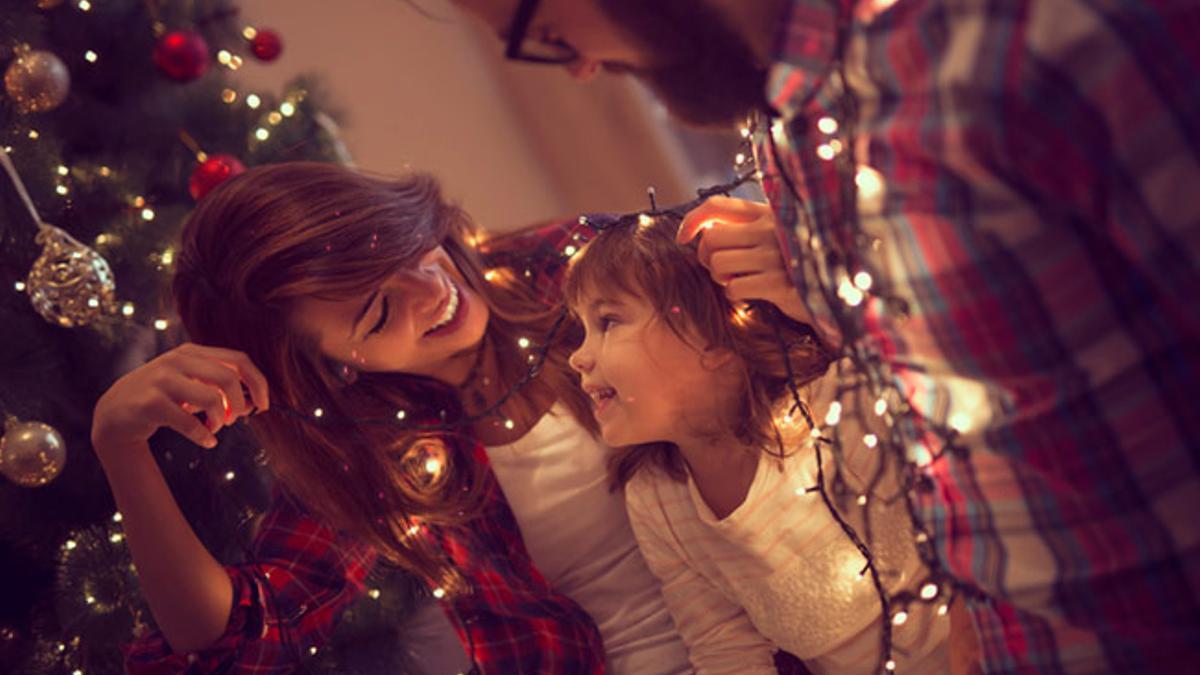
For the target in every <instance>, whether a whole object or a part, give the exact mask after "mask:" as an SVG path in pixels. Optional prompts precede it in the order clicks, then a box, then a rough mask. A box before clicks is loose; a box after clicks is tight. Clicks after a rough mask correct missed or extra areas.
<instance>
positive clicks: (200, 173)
mask: <svg viewBox="0 0 1200 675" xmlns="http://www.w3.org/2000/svg"><path fill="white" fill-rule="evenodd" d="M245 170H246V167H245V165H243V164H242V163H241V162H239V161H238V158H237V157H234V156H233V155H212V156H211V157H209V158H208V159H206V160H204V161H203V162H201V163H200V165H199V166H197V167H196V170H195V171H193V172H192V177H191V178H189V179H188V192H190V193H191V194H192V199H195V200H196V201H199V200H200V199H201V198H203V197H204V195H206V194H208V193H209V192H210V191H212V189H213V188H215V187H217V186H218V185H220V184H221V183H224V182H225V181H226V180H228V179H230V178H233V177H234V176H236V175H238V174H239V173H242V172H243V171H245Z"/></svg>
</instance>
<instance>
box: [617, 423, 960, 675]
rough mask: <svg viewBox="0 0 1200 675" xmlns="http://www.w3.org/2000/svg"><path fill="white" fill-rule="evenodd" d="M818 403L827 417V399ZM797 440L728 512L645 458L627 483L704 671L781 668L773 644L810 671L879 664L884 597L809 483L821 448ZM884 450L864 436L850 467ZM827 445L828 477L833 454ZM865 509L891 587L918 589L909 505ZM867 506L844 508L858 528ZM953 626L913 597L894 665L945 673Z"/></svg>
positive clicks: (651, 557)
mask: <svg viewBox="0 0 1200 675" xmlns="http://www.w3.org/2000/svg"><path fill="white" fill-rule="evenodd" d="M818 405H819V404H814V406H813V410H814V413H815V414H816V415H819V416H817V417H816V419H823V418H824V417H825V414H826V411H827V409H828V401H826V402H825V403H824V405H820V406H819V407H818ZM843 423H847V422H846V421H845V420H843ZM847 437H849V436H847ZM801 446H802V447H801V449H800V450H799V451H797V452H795V453H794V454H792V455H791V456H789V457H788V458H786V459H784V460H782V461H781V460H778V459H774V458H771V457H768V456H766V455H763V456H762V457H761V458H760V460H759V462H758V468H757V472H756V474H755V476H754V480H753V483H752V484H751V486H750V490H749V492H748V493H747V495H746V499H745V501H744V502H743V503H742V504H741V505H740V506H739V507H738V508H737V509H736V510H735V511H734V512H733V513H731V514H730V515H729V516H728V517H726V518H724V519H718V518H716V517H715V516H714V515H713V512H712V510H711V509H710V508H709V507H708V505H707V504H706V503H705V502H704V499H703V497H702V496H701V495H700V493H699V491H698V490H697V489H696V486H695V484H694V483H693V481H691V480H690V479H689V480H688V481H687V482H686V483H682V482H678V481H675V480H672V479H671V478H669V477H667V476H666V475H665V474H664V473H663V472H661V471H660V470H657V469H654V468H643V469H641V470H640V471H638V473H637V474H635V476H634V477H633V479H632V480H631V481H630V482H629V484H628V485H627V486H626V497H627V500H628V509H629V514H630V519H631V522H632V524H633V528H634V532H635V533H636V534H637V538H638V542H639V544H640V545H641V547H642V551H643V553H644V555H645V557H646V561H647V562H648V563H649V565H650V568H651V569H652V570H653V571H654V573H655V574H656V575H658V576H659V577H660V578H661V579H662V580H663V593H664V595H665V596H666V599H667V604H668V605H669V606H670V608H671V612H672V614H674V616H675V622H676V625H677V626H678V628H679V632H680V634H681V635H682V636H683V639H684V641H685V642H686V643H687V644H688V647H689V650H690V655H691V660H692V663H693V665H694V666H695V667H696V669H697V671H698V672H699V673H702V674H707V673H739V674H748V673H762V674H763V675H767V674H774V673H775V667H774V665H773V660H772V658H773V656H772V655H773V653H774V652H775V650H776V649H783V650H786V651H788V652H790V653H792V654H794V655H796V656H797V657H799V658H800V659H802V660H803V661H804V662H805V665H806V667H807V668H808V669H809V670H811V671H813V672H814V673H839V674H841V673H850V674H853V673H873V672H875V668H876V667H878V665H879V655H880V651H879V649H880V632H879V631H880V614H881V609H880V605H879V597H878V595H877V594H876V592H875V589H874V586H873V585H872V583H871V579H870V578H869V577H860V572H861V571H862V570H863V568H864V567H865V560H864V558H863V556H862V554H860V553H859V552H858V550H857V549H856V548H855V547H854V545H853V544H851V543H850V540H849V539H848V538H847V537H846V535H845V533H844V532H843V531H842V529H841V527H840V526H839V525H838V524H837V522H836V521H835V520H834V519H833V516H832V515H831V514H830V513H829V511H828V510H827V507H826V506H825V504H824V503H823V501H822V500H821V496H820V495H819V494H818V493H816V492H811V493H807V492H806V491H805V490H806V488H809V487H811V486H814V485H816V482H817V481H816V473H817V471H816V468H817V467H816V453H815V452H814V450H813V448H812V445H811V444H809V443H802V444H801ZM877 452H878V451H873V450H869V449H867V448H866V447H865V446H863V445H861V444H860V445H859V446H858V449H852V450H849V451H847V453H846V459H847V469H849V470H852V469H853V468H855V466H856V464H857V466H858V467H859V468H862V467H863V466H864V462H865V461H866V460H871V461H874V460H873V459H872V458H870V457H868V455H870V454H871V453H876V454H877ZM823 454H824V462H825V466H826V478H827V480H828V477H829V475H830V474H831V473H832V458H831V453H830V452H824V453H823ZM848 478H849V479H850V480H851V481H853V479H854V478H855V477H854V476H853V475H850V476H848ZM867 508H869V509H870V521H871V528H872V529H871V531H872V538H871V540H870V541H869V542H868V544H869V545H870V547H871V549H872V552H873V553H874V555H875V557H876V559H877V560H878V561H879V562H880V568H881V570H882V572H883V574H882V577H883V579H884V584H885V587H886V588H889V589H890V590H892V591H895V590H898V589H900V588H910V589H911V588H914V586H915V585H916V584H919V583H920V582H921V576H922V574H921V572H922V570H923V567H922V565H921V563H920V561H919V559H918V557H917V554H916V549H915V547H914V545H913V542H914V539H913V536H912V530H911V525H910V524H909V522H908V520H907V514H906V513H904V510H903V506H902V505H900V504H897V505H894V506H887V505H885V504H884V503H883V501H882V500H874V501H868V506H867ZM863 511H864V508H863V507H861V506H859V505H858V504H857V503H856V501H855V499H854V497H853V496H851V498H850V500H849V504H848V506H847V508H845V509H843V510H842V511H841V512H842V513H843V515H844V516H845V517H846V519H847V521H848V522H850V524H851V525H853V526H854V527H855V528H856V530H858V532H859V534H860V536H862V533H863V529H862V522H863ZM864 539H865V537H864ZM949 627H950V619H949V616H938V615H937V613H936V605H927V604H920V603H917V604H914V605H913V606H912V607H910V609H909V612H908V620H907V621H906V622H905V623H904V624H903V625H901V626H899V627H895V628H894V629H893V633H892V636H893V643H894V645H895V648H894V649H893V653H894V658H895V660H896V665H897V667H896V672H897V673H898V674H900V675H904V674H905V673H914V674H920V675H925V674H929V673H948V672H949V663H948V652H947V649H946V638H947V636H948V635H949Z"/></svg>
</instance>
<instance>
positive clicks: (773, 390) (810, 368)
mask: <svg viewBox="0 0 1200 675" xmlns="http://www.w3.org/2000/svg"><path fill="white" fill-rule="evenodd" d="M678 226H679V219H678V218H676V217H671V216H660V217H658V218H655V219H653V220H651V221H649V222H646V223H645V224H638V225H630V226H622V227H614V228H612V229H608V230H605V231H603V232H601V233H600V234H599V235H598V236H597V237H596V238H595V239H594V240H592V241H591V242H589V243H588V244H587V246H586V247H584V249H583V250H582V251H581V252H580V253H579V254H578V255H576V257H575V258H574V259H573V260H572V262H571V267H570V269H569V272H568V276H567V281H566V287H565V296H566V299H567V304H568V305H570V306H573V307H574V306H579V304H580V302H581V301H582V300H583V299H584V298H587V297H595V296H596V295H597V294H606V293H607V294H612V293H623V294H627V295H632V296H635V297H642V298H646V299H647V300H648V301H649V302H650V304H651V306H652V307H653V308H654V312H655V314H656V316H657V317H658V319H659V320H661V321H665V322H666V324H667V326H668V327H670V328H671V330H672V331H674V332H675V334H676V335H678V336H679V337H680V339H682V340H684V341H685V342H688V343H695V342H696V341H697V340H698V341H699V342H700V343H701V344H703V345H704V346H705V347H711V348H716V349H728V350H731V351H732V352H733V353H734V354H736V355H737V356H738V357H739V358H738V359H737V367H738V368H739V369H740V371H741V372H740V375H741V377H740V378H739V381H740V384H739V387H740V390H739V391H738V392H737V393H738V397H737V399H738V400H739V401H740V409H739V410H737V411H736V413H735V414H736V416H735V417H734V419H736V420H737V422H736V426H735V428H734V429H733V430H732V431H733V432H734V435H735V437H736V438H737V439H738V440H739V441H741V442H743V443H744V444H746V445H747V446H750V447H756V448H761V449H763V451H764V452H772V449H773V448H777V447H780V445H781V436H780V434H779V431H778V430H777V429H776V427H775V422H774V417H775V414H776V412H777V411H778V409H779V408H780V406H781V404H783V405H785V406H786V405H787V404H788V403H790V401H791V389H790V387H789V384H788V365H790V366H791V375H792V378H793V383H794V385H795V386H796V387H798V388H799V387H803V386H804V385H806V384H808V383H810V382H812V381H813V380H814V379H816V378H817V377H819V376H821V375H822V374H824V373H825V371H826V370H827V369H828V368H829V364H830V363H831V359H830V356H829V353H828V351H827V350H825V349H824V348H823V347H822V346H821V345H820V343H819V342H818V341H817V339H816V337H815V334H814V333H813V331H812V328H811V327H810V326H807V325H805V324H799V323H796V322H793V321H791V320H789V319H787V318H786V317H784V316H783V315H782V314H780V313H779V312H778V311H776V310H775V309H774V307H765V306H759V307H754V308H752V309H746V308H735V307H734V306H733V305H732V303H730V301H729V299H728V298H727V297H726V296H725V291H724V289H723V288H722V287H721V286H720V285H718V284H717V283H716V282H714V281H713V279H712V276H711V275H710V274H709V272H708V270H706V269H705V268H704V266H703V265H701V264H700V261H699V259H698V258H697V256H696V253H695V250H694V248H693V247H690V246H689V247H683V246H680V245H678V244H676V243H675V232H676V230H677V229H678ZM777 331H778V332H777ZM781 339H782V342H783V344H785V345H787V357H786V358H787V359H788V360H789V361H790V364H788V363H787V362H785V360H784V359H785V356H784V348H783V347H782V346H781ZM780 451H781V452H782V449H781V450H780ZM643 466H653V467H655V468H658V469H660V470H662V471H664V472H665V473H666V474H667V475H668V476H671V477H673V478H675V479H677V480H686V478H687V470H686V466H685V464H684V462H683V458H682V457H681V456H680V453H679V451H678V449H677V448H676V447H675V445H674V444H672V443H665V442H663V443H647V444H641V445H634V446H629V447H626V448H620V449H618V450H617V451H616V452H615V454H614V455H613V457H612V459H611V460H610V462H609V471H610V475H611V477H612V485H613V487H614V488H616V487H620V486H623V485H624V484H625V483H627V482H628V481H629V479H630V478H632V477H633V475H634V474H635V473H636V472H637V471H638V470H639V469H641V468H642V467H643Z"/></svg>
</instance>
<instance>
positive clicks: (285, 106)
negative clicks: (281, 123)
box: [279, 101, 296, 117]
mask: <svg viewBox="0 0 1200 675" xmlns="http://www.w3.org/2000/svg"><path fill="white" fill-rule="evenodd" d="M279 112H281V113H283V116H284V117H291V116H292V115H295V114H296V106H295V105H294V104H293V103H292V102H291V101H284V102H283V103H280V104H279Z"/></svg>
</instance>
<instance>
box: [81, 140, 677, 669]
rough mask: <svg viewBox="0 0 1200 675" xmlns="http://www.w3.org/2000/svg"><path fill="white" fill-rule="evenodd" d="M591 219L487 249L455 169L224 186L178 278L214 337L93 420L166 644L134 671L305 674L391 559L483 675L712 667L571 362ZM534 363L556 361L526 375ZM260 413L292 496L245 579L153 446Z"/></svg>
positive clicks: (116, 391)
mask: <svg viewBox="0 0 1200 675" xmlns="http://www.w3.org/2000/svg"><path fill="white" fill-rule="evenodd" d="M577 227H580V226H579V225H578V224H577V223H574V221H572V223H571V224H570V225H567V226H561V227H560V226H553V227H549V228H544V229H542V230H538V231H536V232H530V233H525V234H522V235H515V236H509V237H503V238H499V239H497V240H494V241H492V242H489V243H488V244H487V245H486V246H485V247H482V248H484V249H485V250H484V251H483V253H484V259H481V258H480V256H479V255H478V254H477V252H476V250H475V249H474V248H473V246H472V245H471V244H470V243H469V242H472V241H473V240H474V237H475V235H474V233H473V232H472V231H471V230H472V226H471V223H470V222H469V220H468V218H467V216H466V214H464V213H463V212H462V211H461V210H459V209H457V208H455V207H454V206H452V205H450V204H447V203H446V202H445V201H444V200H443V199H442V197H441V194H440V192H439V189H438V186H437V184H436V183H435V182H434V181H433V180H432V179H430V178H428V177H423V176H414V177H410V178H406V179H403V180H396V181H389V180H380V179H375V178H371V177H367V176H364V175H361V174H359V173H356V172H353V171H351V170H349V169H346V168H342V167H337V166H331V165H326V164H312V163H294V164H280V165H272V166H264V167H258V168H255V169H252V170H250V171H247V172H246V173H245V174H243V175H241V176H238V177H236V178H233V179H231V180H229V181H228V182H227V183H225V184H223V185H222V186H220V187H219V188H217V189H216V190H214V191H213V192H212V193H211V194H210V195H208V196H207V197H205V199H204V200H203V201H202V202H201V203H200V204H199V205H198V207H197V208H196V210H195V212H194V213H193V214H192V216H191V217H190V218H189V220H188V222H187V224H186V226H185V228H184V231H183V236H182V241H181V244H180V247H179V249H178V255H177V258H176V260H177V270H176V275H175V278H174V283H173V293H174V299H175V302H176V306H177V308H178V311H179V315H180V317H181V319H182V321H183V324H184V326H185V327H186V329H187V333H188V334H189V336H190V338H191V340H192V342H190V343H186V344H183V345H182V346H180V347H177V348H175V349H172V350H171V351H168V352H166V353H165V354H163V355H161V356H159V357H158V358H156V359H154V360H153V361H150V362H149V363H147V364H145V365H143V366H141V367H139V368H138V369H136V370H134V371H132V372H130V373H128V374H127V375H125V376H124V377H122V378H121V379H120V380H118V381H117V382H116V383H115V384H113V385H112V387H111V388H110V389H109V390H108V391H107V392H106V393H105V394H104V396H102V397H101V399H100V401H99V402H98V404H97V406H96V410H95V416H94V423H93V429H92V441H93V445H94V447H95V450H96V453H97V454H98V456H99V458H100V461H101V464H102V466H103V468H104V471H105V473H106V476H107V478H108V481H109V483H110V485H111V488H112V491H113V494H114V496H115V498H116V501H117V505H118V508H119V509H120V511H121V513H122V514H123V515H124V521H123V524H124V527H125V532H126V537H127V541H128V542H129V545H130V548H131V550H132V554H133V557H134V561H135V563H136V566H137V572H138V575H139V577H140V581H141V585H142V591H143V593H144V595H145V597H146V599H147V602H148V604H149V606H150V609H151V611H152V612H153V615H154V618H155V620H156V623H157V626H158V629H159V630H160V631H161V632H158V631H155V632H151V633H148V634H146V635H144V636H142V637H141V638H140V639H139V640H138V641H137V642H136V643H135V644H133V645H132V647H131V649H130V654H129V664H128V666H129V669H130V670H131V671H133V672H145V671H150V672H164V671H166V670H171V671H181V672H182V671H183V670H185V669H186V670H187V671H188V672H197V671H198V672H209V671H214V670H222V671H236V672H268V671H269V672H277V671H283V670H289V669H292V668H294V667H295V666H296V665H297V663H298V662H299V661H300V660H301V659H303V658H304V657H305V656H306V655H308V654H309V653H311V652H313V650H317V649H319V648H320V647H321V645H322V643H323V642H324V641H325V640H326V639H327V638H328V637H329V635H330V633H331V632H332V630H333V627H334V624H335V622H336V620H337V618H338V616H339V615H340V613H341V611H342V610H343V609H344V608H345V607H346V606H347V605H348V604H349V603H350V601H351V600H352V599H354V597H355V596H356V595H357V594H358V592H359V591H361V589H362V586H363V580H364V578H365V577H366V576H367V574H368V573H369V572H370V570H371V569H372V567H373V565H374V563H375V561H376V560H377V559H378V558H383V559H385V560H387V561H389V562H391V563H394V564H399V565H402V566H404V567H406V568H407V569H409V570H412V571H413V572H414V573H417V574H419V575H421V577H423V578H424V579H425V580H427V581H428V583H429V586H430V588H431V590H432V592H433V595H434V596H435V597H437V598H440V599H441V601H442V604H443V607H444V609H445V610H446V613H447V615H448V617H449V618H450V620H451V622H452V623H453V624H454V627H455V628H456V629H457V632H458V635H459V637H460V639H461V641H462V643H463V645H464V648H465V649H466V652H467V655H468V657H469V658H470V659H471V660H472V662H473V663H474V664H475V666H476V667H477V669H478V670H479V671H480V672H485V673H525V672H537V673H599V672H604V671H605V669H606V668H607V669H609V670H611V671H613V672H617V673H637V674H641V673H678V672H683V671H685V670H687V655H686V650H685V648H684V646H683V644H682V642H681V641H680V639H679V637H678V635H677V633H676V631H675V629H674V626H673V625H672V622H671V618H670V615H669V613H668V611H667V609H666V607H665V604H664V602H663V599H662V596H661V594H660V591H659V588H658V581H657V579H656V578H655V577H654V576H653V575H652V574H651V573H650V571H649V570H648V569H647V567H646V565H645V562H644V561H643V559H642V557H641V555H640V553H639V552H638V549H637V546H636V542H635V540H634V537H633V534H632V531H631V530H630V526H629V523H628V519H627V516H626V513H625V508H624V503H623V499H622V498H621V496H620V495H619V494H618V495H614V494H612V493H611V492H610V491H609V490H608V488H607V480H606V473H605V457H606V454H607V450H606V449H605V448H604V447H603V446H602V445H601V444H600V443H599V442H598V441H597V440H596V439H594V438H593V435H592V431H593V430H594V429H595V423H594V421H593V420H592V417H591V414H590V411H589V410H588V404H587V401H586V398H585V397H584V396H583V394H582V393H581V392H579V391H578V390H577V388H576V387H575V386H574V375H573V373H571V372H570V371H569V369H568V367H567V365H566V357H567V354H568V352H569V351H570V349H572V348H573V347H574V345H575V344H577V342H578V335H577V331H574V332H573V331H572V327H571V325H570V324H569V323H567V324H563V325H562V326H560V328H559V330H557V332H556V331H555V329H554V326H555V325H556V324H557V322H558V318H559V316H560V315H561V314H562V304H561V302H560V301H559V300H558V298H559V293H558V289H559V286H558V282H559V281H560V278H561V275H560V274H559V271H560V270H561V268H562V263H563V261H565V259H566V256H564V255H562V254H561V250H562V249H563V248H564V247H566V246H567V245H568V244H569V243H570V242H571V237H572V236H573V234H574V231H573V229H572V228H577ZM530 341H532V342H530ZM531 356H533V357H534V360H535V361H537V360H538V359H539V358H540V357H541V356H544V358H545V360H544V363H542V367H541V368H540V370H538V372H537V374H536V377H533V379H532V380H530V381H528V382H526V383H525V384H524V385H523V386H520V387H517V385H518V384H519V383H520V382H521V381H522V380H523V379H525V378H526V377H527V375H528V373H529V371H530V361H529V358H530V357H531ZM514 388H515V392H514V391H513V390H514ZM507 393H511V396H508V397H507V398H504V397H505V395H506V394H507ZM497 406H498V407H497ZM492 409H494V410H492ZM489 410H492V411H491V412H488V411H489ZM199 413H203V415H199ZM484 413H487V414H484ZM251 415H252V416H251ZM242 417H248V418H249V425H250V428H251V430H252V431H253V432H254V434H255V436H256V437H257V438H258V439H259V441H260V442H261V443H262V445H263V447H264V448H265V449H266V451H267V453H268V456H269V459H270V466H271V468H272V470H273V472H274V474H275V475H276V476H277V477H278V485H279V493H280V498H279V500H278V503H277V505H276V506H275V507H273V509H272V510H271V511H270V512H269V513H268V514H267V515H266V516H265V518H264V520H263V523H262V526H261V529H260V531H259V534H258V536H257V539H256V542H255V545H254V547H253V559H252V560H250V561H249V562H248V563H247V564H244V565H236V566H223V565H222V564H221V563H220V562H219V561H217V560H215V559H214V558H213V557H212V556H211V555H210V554H209V552H208V551H207V550H205V548H204V546H203V545H202V544H201V543H200V542H199V541H198V540H197V538H196V536H195V534H194V533H193V531H192V529H191V527H190V526H189V525H188V523H187V522H186V520H184V518H183V516H182V515H181V514H180V512H179V509H178V507H177V506H176V504H175V502H174V500H173V499H172V497H171V494H170V491H169V489H168V487H167V485H166V483H165V482H164V480H163V477H162V475H161V473H160V472H159V470H158V467H157V465H156V463H155V460H154V458H153V456H152V455H151V452H150V448H149V446H148V443H147V441H148V439H149V438H150V436H151V435H152V434H154V433H155V431H156V430H157V429H159V428H162V427H166V428H170V429H173V430H174V431H176V432H178V433H180V434H183V435H184V436H186V437H187V438H189V439H191V440H192V441H194V442H196V443H198V444H200V445H204V446H208V447H211V446H212V445H214V444H215V443H216V437H215V434H216V432H217V431H218V430H219V429H220V428H221V427H223V426H225V425H228V424H232V423H233V422H234V421H236V420H237V419H238V418H242ZM202 420H203V421H202ZM412 423H417V424H421V425H423V426H424V427H425V428H427V429H428V430H426V431H421V430H419V429H413V428H407V427H405V426H403V425H406V424H412ZM506 498H507V499H506ZM527 551H528V552H527Z"/></svg>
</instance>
